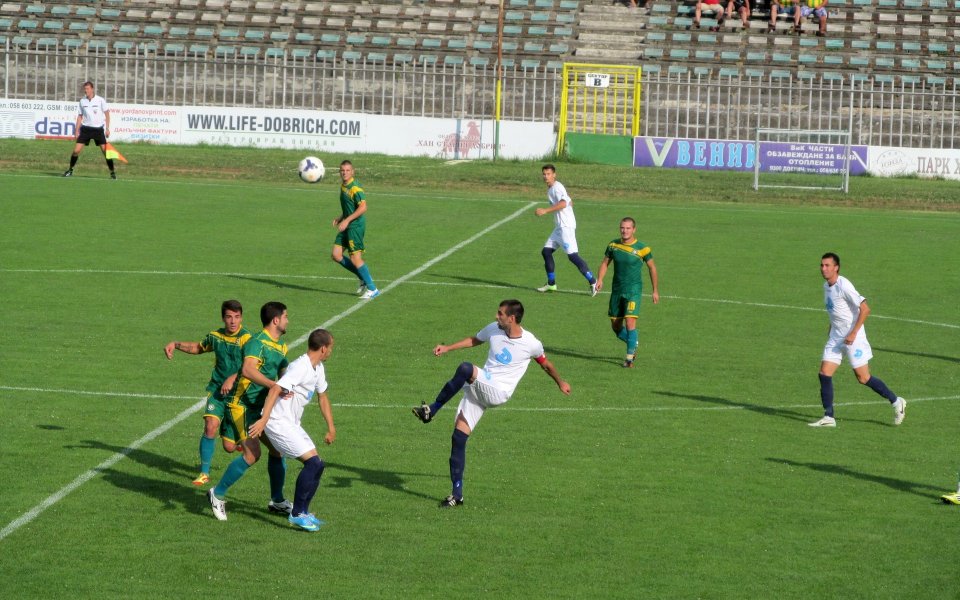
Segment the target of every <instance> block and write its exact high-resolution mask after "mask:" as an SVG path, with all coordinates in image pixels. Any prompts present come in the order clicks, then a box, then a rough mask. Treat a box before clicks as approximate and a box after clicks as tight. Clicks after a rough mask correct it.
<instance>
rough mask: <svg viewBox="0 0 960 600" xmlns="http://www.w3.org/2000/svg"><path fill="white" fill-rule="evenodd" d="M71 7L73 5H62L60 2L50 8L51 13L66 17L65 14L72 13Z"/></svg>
mask: <svg viewBox="0 0 960 600" xmlns="http://www.w3.org/2000/svg"><path fill="white" fill-rule="evenodd" d="M71 8H73V7H71V6H69V5H68V6H62V5H59V4H58V5H56V6H54V7H52V8H51V9H50V14H51V15H57V16H58V17H65V16H67V15H69V14H70V9H71Z"/></svg>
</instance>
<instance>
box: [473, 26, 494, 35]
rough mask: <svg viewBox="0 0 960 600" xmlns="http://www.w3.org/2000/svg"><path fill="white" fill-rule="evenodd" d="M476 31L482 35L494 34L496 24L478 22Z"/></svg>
mask: <svg viewBox="0 0 960 600" xmlns="http://www.w3.org/2000/svg"><path fill="white" fill-rule="evenodd" d="M477 33H481V34H483V35H496V33H497V26H496V25H491V24H489V23H480V24H479V25H477Z"/></svg>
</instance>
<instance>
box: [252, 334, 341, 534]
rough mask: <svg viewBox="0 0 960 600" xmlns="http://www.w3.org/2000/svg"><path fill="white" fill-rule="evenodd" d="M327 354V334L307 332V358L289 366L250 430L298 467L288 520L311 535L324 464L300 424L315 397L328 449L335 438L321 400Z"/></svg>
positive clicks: (327, 408)
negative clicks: (300, 467) (312, 508)
mask: <svg viewBox="0 0 960 600" xmlns="http://www.w3.org/2000/svg"><path fill="white" fill-rule="evenodd" d="M331 352H333V336H331V335H330V332H328V331H327V330H325V329H315V330H313V331H312V332H310V336H309V337H308V338H307V353H306V354H304V355H302V356H301V357H300V358H298V359H297V360H295V361H293V362H292V363H290V365H289V366H288V367H287V370H286V371H285V372H284V374H283V376H282V377H280V379H278V380H277V382H276V383H275V384H273V386H272V387H271V388H270V391H269V392H268V393H267V398H266V400H265V401H264V404H263V413H262V416H261V417H260V419H259V420H257V421H256V422H255V423H253V425H251V426H250V436H251V437H258V436H260V434H262V433H266V434H267V438H268V439H269V440H270V443H271V444H272V445H273V447H274V448H276V449H277V451H279V452H280V453H281V454H283V455H285V456H290V457H293V458H296V459H297V460H299V461H300V462H302V463H303V470H302V471H300V476H299V477H297V487H296V491H295V492H294V496H293V510H291V511H290V517H289V520H290V523H291V524H293V525H295V526H297V527H300V528H301V529H305V530H307V531H317V530H318V529H320V525H322V521H320V520H319V519H317V517H315V516H314V515H313V513H311V512H310V501H311V500H312V499H313V495H314V494H316V492H317V487H319V485H320V476H321V475H323V469H324V467H325V465H324V462H323V459H321V458H320V457H319V456H318V455H317V447H316V445H315V444H314V443H313V440H311V439H310V435H309V434H308V433H307V432H306V431H305V430H304V429H303V426H302V425H301V424H300V419H301V418H302V417H303V409H304V408H305V407H306V406H307V405H308V404H310V400H311V398H312V397H313V394H314V392H316V394H317V401H318V402H319V404H320V414H322V415H323V420H324V421H326V422H327V435H326V436H324V438H323V441H324V443H326V444H328V445H329V444H332V443H333V440H334V439H336V437H337V430H336V428H335V427H334V426H333V411H332V410H331V409H330V399H329V398H328V397H327V377H326V374H325V372H324V369H323V362H324V361H325V360H327V359H328V358H330V353H331Z"/></svg>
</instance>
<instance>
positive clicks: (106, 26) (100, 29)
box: [93, 23, 113, 35]
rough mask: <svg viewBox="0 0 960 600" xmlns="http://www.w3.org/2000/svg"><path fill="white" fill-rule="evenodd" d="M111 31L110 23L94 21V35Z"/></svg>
mask: <svg viewBox="0 0 960 600" xmlns="http://www.w3.org/2000/svg"><path fill="white" fill-rule="evenodd" d="M112 32H113V25H111V24H110V23H96V24H94V26H93V33H94V34H95V35H105V34H108V33H112Z"/></svg>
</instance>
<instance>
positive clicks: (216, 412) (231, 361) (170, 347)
mask: <svg viewBox="0 0 960 600" xmlns="http://www.w3.org/2000/svg"><path fill="white" fill-rule="evenodd" d="M220 318H222V319H223V327H221V328H220V329H217V330H215V331H211V332H210V333H208V334H207V335H206V336H204V338H203V339H202V340H200V341H199V342H170V343H169V344H167V345H166V347H165V348H164V349H163V351H164V353H166V355H167V358H168V359H172V358H173V352H174V350H179V351H181V352H185V353H187V354H205V353H207V352H213V356H214V362H213V372H212V373H210V381H209V383H207V404H206V408H205V409H204V412H203V421H204V425H203V434H202V435H201V436H200V475H198V476H197V478H196V479H194V480H193V485H198V486H199V485H203V484H205V483H207V482H208V481H210V463H211V462H212V461H213V452H214V449H215V447H216V444H215V443H214V442H215V440H216V436H217V431H218V430H219V432H220V438H221V440H222V441H223V449H224V450H226V451H227V452H233V451H234V450H236V449H237V444H236V443H235V441H234V440H233V439H232V436H228V435H226V433H227V422H226V419H224V415H225V414H226V406H227V397H228V395H229V394H230V390H232V389H233V385H234V383H235V382H236V380H237V373H238V372H239V371H240V365H241V363H242V362H243V345H244V344H245V343H247V340H249V339H250V332H249V331H247V330H246V329H245V328H244V327H243V306H242V305H241V304H240V302H239V301H238V300H226V301H225V302H224V303H223V304H222V305H221V306H220Z"/></svg>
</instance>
